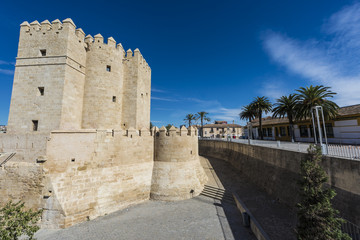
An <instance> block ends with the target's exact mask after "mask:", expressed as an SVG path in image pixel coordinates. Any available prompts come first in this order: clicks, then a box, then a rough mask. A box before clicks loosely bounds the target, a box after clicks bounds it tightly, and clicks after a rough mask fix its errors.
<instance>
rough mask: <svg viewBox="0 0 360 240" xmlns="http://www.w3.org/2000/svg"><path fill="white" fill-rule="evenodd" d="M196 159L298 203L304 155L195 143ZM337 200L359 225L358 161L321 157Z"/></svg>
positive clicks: (340, 207)
mask: <svg viewBox="0 0 360 240" xmlns="http://www.w3.org/2000/svg"><path fill="white" fill-rule="evenodd" d="M199 152H200V155H203V156H208V157H215V158H219V159H222V160H224V161H228V162H229V163H231V164H232V165H233V166H234V167H235V168H237V169H239V170H240V171H241V172H242V173H243V174H244V175H246V176H248V178H249V180H251V181H252V182H254V183H255V184H257V185H258V186H259V187H261V188H263V189H264V190H265V191H266V192H268V193H269V194H270V195H273V196H274V197H275V198H278V199H280V201H283V202H285V203H286V204H288V205H289V206H290V207H295V204H296V203H297V202H299V194H298V185H297V181H298V180H299V178H300V176H299V171H300V161H301V159H303V158H306V157H307V154H306V153H299V152H292V151H286V150H281V149H275V148H267V147H261V146H254V145H246V144H241V143H234V142H223V141H199ZM322 165H323V167H324V169H325V170H326V172H327V174H328V177H329V182H328V184H329V185H331V187H333V188H334V189H335V190H336V192H337V196H336V197H335V198H334V200H333V203H334V206H335V208H337V209H338V210H339V211H340V213H341V215H342V216H343V217H344V218H346V219H347V220H349V221H351V222H353V223H355V224H357V225H360V205H359V202H360V161H356V160H349V159H341V158H335V157H325V158H324V161H323V163H322Z"/></svg>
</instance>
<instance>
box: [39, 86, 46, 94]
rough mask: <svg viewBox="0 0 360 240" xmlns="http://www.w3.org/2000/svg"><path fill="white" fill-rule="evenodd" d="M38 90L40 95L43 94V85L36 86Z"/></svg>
mask: <svg viewBox="0 0 360 240" xmlns="http://www.w3.org/2000/svg"><path fill="white" fill-rule="evenodd" d="M38 90H39V94H40V96H44V91H45V88H44V87H38Z"/></svg>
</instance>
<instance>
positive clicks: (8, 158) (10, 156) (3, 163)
mask: <svg viewBox="0 0 360 240" xmlns="http://www.w3.org/2000/svg"><path fill="white" fill-rule="evenodd" d="M15 154H16V153H11V154H10V155H9V156H8V157H7V158H6V159H5V160H4V161H3V162H2V163H0V167H2V166H3V165H5V163H6V162H7V161H9V160H10V159H11V158H12V157H13V156H15Z"/></svg>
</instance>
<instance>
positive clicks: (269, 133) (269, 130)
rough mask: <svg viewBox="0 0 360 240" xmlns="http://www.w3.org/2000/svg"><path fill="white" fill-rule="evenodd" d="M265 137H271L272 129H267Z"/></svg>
mask: <svg viewBox="0 0 360 240" xmlns="http://www.w3.org/2000/svg"><path fill="white" fill-rule="evenodd" d="M267 135H268V137H272V128H268V129H267Z"/></svg>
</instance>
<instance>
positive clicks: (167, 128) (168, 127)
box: [165, 123, 172, 131]
mask: <svg viewBox="0 0 360 240" xmlns="http://www.w3.org/2000/svg"><path fill="white" fill-rule="evenodd" d="M171 127H172V124H170V123H169V124H168V125H166V126H165V128H166V130H167V131H169V129H170V128H171Z"/></svg>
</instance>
